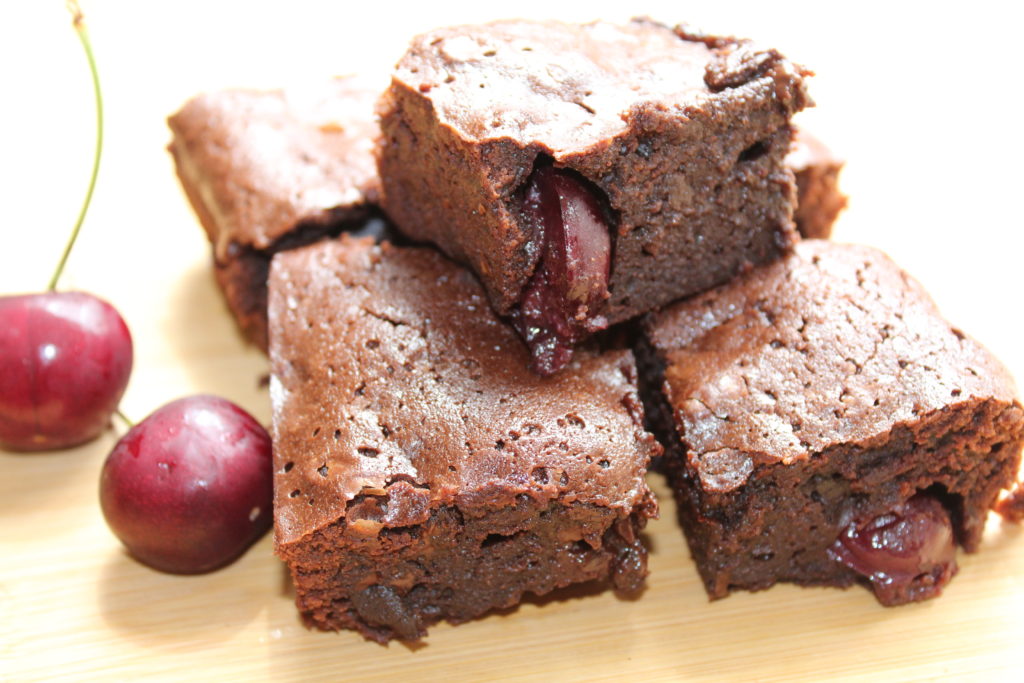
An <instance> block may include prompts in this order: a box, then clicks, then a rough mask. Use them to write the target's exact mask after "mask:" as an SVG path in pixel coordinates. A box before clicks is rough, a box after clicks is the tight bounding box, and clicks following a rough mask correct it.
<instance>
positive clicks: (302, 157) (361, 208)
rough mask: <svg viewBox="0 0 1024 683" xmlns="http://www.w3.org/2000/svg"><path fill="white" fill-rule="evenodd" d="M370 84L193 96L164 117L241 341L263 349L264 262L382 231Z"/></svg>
mask: <svg viewBox="0 0 1024 683" xmlns="http://www.w3.org/2000/svg"><path fill="white" fill-rule="evenodd" d="M381 87H382V86H380V87H378V86H377V84H375V83H370V82H365V81H363V80H360V79H356V78H353V77H345V78H337V79H333V80H331V81H330V82H328V83H325V84H324V85H322V86H312V87H309V88H305V89H298V88H296V89H293V90H287V91H269V92H260V91H254V90H226V91H222V92H214V93H208V94H204V95H200V96H198V97H196V98H194V99H192V100H190V101H189V102H188V103H187V104H186V105H185V106H184V108H182V110H181V111H180V112H178V113H177V114H175V115H174V116H172V117H170V119H169V120H168V124H169V125H170V128H171V130H172V131H173V133H174V140H173V142H172V143H171V145H170V151H171V153H172V154H173V156H174V160H175V162H176V164H177V171H178V178H179V179H180V180H181V184H182V186H183V187H184V189H185V193H186V194H187V195H188V198H189V200H190V201H191V203H192V207H193V209H194V210H195V212H196V214H197V215H198V216H199V219H200V221H201V222H202V224H203V227H204V228H205V229H206V234H207V236H208V237H209V239H210V242H211V244H212V245H213V255H214V264H215V268H216V275H217V281H218V282H219V283H220V286H221V289H222V290H223V292H224V295H225V297H226V298H227V302H228V306H229V307H230V309H231V312H232V314H233V315H234V316H235V318H236V320H237V321H238V323H239V325H240V326H241V328H242V330H243V332H244V333H245V335H246V337H248V338H249V340H251V341H252V342H253V343H255V344H257V345H258V346H259V347H260V348H262V349H266V347H267V312H266V310H267V293H266V282H267V271H268V269H269V267H270V258H271V256H272V255H273V254H274V253H275V252H278V251H281V250H283V249H290V248H294V247H296V246H298V245H301V244H308V243H310V242H314V241H316V240H318V239H321V238H323V237H325V236H327V235H336V234H338V233H339V232H341V231H342V230H355V231H365V232H370V233H382V232H385V231H386V223H385V222H384V221H383V219H382V218H381V216H380V215H379V214H378V213H376V212H375V211H374V209H373V204H374V202H376V201H377V197H378V194H379V181H378V180H377V172H376V165H375V162H374V159H373V153H372V149H373V139H374V137H375V136H376V135H377V134H378V127H377V122H376V118H375V115H374V106H373V103H374V101H375V99H376V98H377V96H378V95H379V94H380V89H381Z"/></svg>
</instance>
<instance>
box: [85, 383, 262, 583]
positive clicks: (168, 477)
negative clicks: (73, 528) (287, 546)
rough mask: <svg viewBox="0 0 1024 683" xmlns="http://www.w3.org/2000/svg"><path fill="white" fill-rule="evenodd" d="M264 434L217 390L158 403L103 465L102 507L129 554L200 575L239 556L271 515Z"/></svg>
mask: <svg viewBox="0 0 1024 683" xmlns="http://www.w3.org/2000/svg"><path fill="white" fill-rule="evenodd" d="M272 469H273V466H272V464H271V451H270V436H269V435H268V434H267V432H266V430H265V429H263V427H262V426H260V424H259V423H258V422H257V421H256V420H255V419H253V417H252V416H251V415H249V414H248V413H247V412H245V411H244V410H242V409H241V408H239V407H238V406H236V405H235V404H233V403H231V402H230V401H227V400H225V399H222V398H217V397H215V396H190V397H187V398H182V399H179V400H177V401H172V402H171V403H168V404H167V405H165V406H163V407H162V408H160V409H158V410H157V411H156V412H154V413H153V414H152V415H150V416H149V417H147V418H146V419H145V420H143V421H142V422H140V423H138V424H137V425H135V426H134V427H132V428H131V429H130V430H129V431H128V433H127V434H125V435H124V436H123V437H122V438H121V440H120V441H118V442H117V445H116V446H114V450H113V451H111V453H110V455H109V456H108V457H107V460H106V462H105V463H104V464H103V471H102V473H101V475H100V504H101V506H102V508H103V516H104V517H105V518H106V520H107V524H108V525H109V526H110V529H111V530H112V531H113V532H114V535H115V536H117V537H118V538H119V539H120V540H121V542H122V543H124V545H125V546H126V547H127V549H128V551H129V552H130V553H131V554H132V555H133V556H134V557H135V558H136V559H137V560H139V561H140V562H142V563H143V564H147V565H149V566H151V567H153V568H154V569H159V570H161V571H165V572H171V573H175V574H197V573H202V572H208V571H211V570H213V569H217V568H219V567H222V566H224V565H225V564H227V563H229V562H231V561H232V560H234V559H235V558H237V557H238V556H240V555H241V554H242V553H243V552H244V551H245V550H246V548H248V547H249V546H250V545H252V544H253V543H254V542H255V541H256V540H257V539H258V538H260V536H262V535H263V534H264V533H265V532H266V531H267V529H269V528H270V525H271V521H272V499H273V492H272Z"/></svg>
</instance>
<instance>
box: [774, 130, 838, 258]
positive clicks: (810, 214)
mask: <svg viewBox="0 0 1024 683" xmlns="http://www.w3.org/2000/svg"><path fill="white" fill-rule="evenodd" d="M786 166H788V167H789V169H790V170H791V171H793V175H794V176H795V177H796V188H797V204H796V210H795V211H794V212H793V221H794V222H795V223H796V229H797V231H798V232H799V233H800V235H801V236H802V237H812V238H819V239H826V238H828V237H829V236H831V235H832V225H833V224H834V223H835V222H836V218H838V217H839V214H840V213H841V212H842V210H843V209H845V208H846V195H844V194H843V192H842V191H841V190H840V189H839V173H840V171H842V170H843V160H842V159H841V158H840V157H839V156H838V155H836V153H835V152H833V151H832V149H831V148H829V147H828V146H827V145H826V144H825V143H824V142H822V141H821V140H820V139H818V138H817V137H815V136H814V135H812V134H811V133H809V132H808V131H807V130H806V129H805V128H797V129H795V130H794V132H793V146H792V148H791V149H790V151H789V155H788V156H786Z"/></svg>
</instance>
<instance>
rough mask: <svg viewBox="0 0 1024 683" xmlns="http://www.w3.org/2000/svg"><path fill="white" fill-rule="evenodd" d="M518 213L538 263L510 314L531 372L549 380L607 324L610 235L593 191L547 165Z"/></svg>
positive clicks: (533, 180) (536, 175)
mask: <svg viewBox="0 0 1024 683" xmlns="http://www.w3.org/2000/svg"><path fill="white" fill-rule="evenodd" d="M523 214H524V216H525V217H526V220H527V221H529V222H530V223H532V224H533V226H534V231H535V233H536V234H538V235H540V236H541V240H542V242H543V244H542V247H541V256H540V263H539V264H538V266H537V270H536V271H535V272H534V274H533V277H532V278H531V279H530V282H529V283H528V284H527V286H526V289H525V291H524V293H523V297H522V299H521V300H520V303H519V308H518V310H517V311H516V313H515V314H514V315H513V322H514V324H515V327H516V329H517V330H518V331H519V333H520V334H521V335H522V336H523V338H524V339H525V340H526V343H527V345H528V346H529V347H530V352H531V354H532V356H533V365H532V367H533V369H534V371H535V372H537V373H539V374H542V375H551V374H554V373H555V372H557V371H558V370H559V369H561V368H562V367H564V366H565V364H566V363H568V362H569V360H570V359H571V358H572V346H573V344H575V343H576V342H577V341H579V340H580V339H582V338H583V337H584V336H586V335H587V334H590V333H592V332H596V331H598V330H602V329H604V328H605V327H607V326H608V321H607V319H606V318H605V317H604V316H602V315H600V313H599V311H600V309H601V305H602V304H603V303H604V301H605V300H606V299H607V298H608V275H609V270H610V268H611V235H610V234H609V230H608V225H607V222H606V220H605V218H604V213H603V212H602V210H601V206H600V202H599V201H598V199H597V196H596V195H595V191H594V190H591V189H590V188H589V187H587V186H586V185H585V184H584V183H583V182H582V181H581V180H579V179H578V178H577V177H576V176H575V175H573V174H572V173H570V172H568V171H564V170H561V169H556V168H552V167H550V166H547V167H544V168H539V169H537V170H536V171H535V172H534V174H533V175H532V176H531V178H530V182H529V184H528V185H527V188H526V197H525V200H524V202H523Z"/></svg>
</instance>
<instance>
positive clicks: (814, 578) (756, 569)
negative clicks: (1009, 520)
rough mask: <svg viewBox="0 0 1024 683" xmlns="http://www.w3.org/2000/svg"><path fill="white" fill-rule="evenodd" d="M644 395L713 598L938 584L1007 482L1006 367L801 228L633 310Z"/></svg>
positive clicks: (1015, 409)
mask: <svg viewBox="0 0 1024 683" xmlns="http://www.w3.org/2000/svg"><path fill="white" fill-rule="evenodd" d="M645 330H646V343H645V344H644V345H643V346H642V347H641V352H642V353H641V358H642V359H644V373H645V378H646V382H647V385H648V386H649V387H660V388H661V390H662V391H660V392H658V391H655V392H648V393H649V395H647V396H646V398H647V400H648V405H649V406H650V407H651V409H652V411H656V412H657V413H658V415H657V418H658V419H656V420H655V422H656V423H658V424H659V425H660V427H659V430H660V431H662V432H664V433H663V434H662V435H661V436H662V437H663V441H664V442H665V443H666V444H667V446H666V447H667V449H668V452H667V454H666V458H665V466H666V469H667V470H668V472H669V477H670V481H671V483H672V487H673V489H674V491H675V494H676V497H677V500H678V503H679V511H680V519H681V521H682V524H683V527H684V530H685V532H686V537H687V540H688V542H689V545H690V549H691V551H692V553H693V556H694V558H695V560H696V563H697V567H698V569H699V570H700V573H701V576H702V578H703V579H704V583H705V586H706V588H707V591H708V593H709V594H710V596H711V597H713V598H721V597H724V596H725V595H727V594H728V593H729V592H730V591H731V590H734V589H746V590H757V589H761V588H767V587H769V586H771V585H772V584H774V583H775V582H777V581H790V582H795V583H799V584H804V585H832V586H847V585H850V584H852V583H854V582H856V581H858V580H860V581H865V582H869V583H870V584H871V585H872V587H873V588H874V591H875V594H876V596H877V597H878V599H879V601H881V602H882V603H883V604H886V605H896V604H901V603H904V602H909V601H913V600H922V599H925V598H929V597H932V596H935V595H938V594H939V593H940V592H941V590H942V587H943V585H944V584H945V583H946V582H947V581H948V580H949V578H950V577H951V576H952V575H953V574H954V572H955V571H956V565H955V559H954V552H953V551H954V548H953V543H954V542H955V543H956V544H957V545H959V546H962V547H963V548H964V549H965V550H967V551H969V552H971V551H974V550H976V549H977V547H978V543H979V540H980V538H981V534H982V530H983V528H984V525H985V519H986V516H987V514H988V511H989V510H990V509H991V508H992V506H993V504H995V502H996V498H997V497H998V495H999V493H1000V491H1001V490H1002V489H1004V488H1006V487H1008V486H1009V485H1011V484H1012V482H1013V479H1014V475H1015V474H1016V472H1017V467H1018V464H1019V461H1020V450H1021V445H1022V441H1024V411H1022V409H1021V406H1020V404H1019V402H1018V400H1017V397H1016V391H1015V388H1014V384H1013V381H1012V379H1011V378H1010V377H1009V375H1008V374H1007V371H1006V370H1005V368H1004V367H1003V366H1002V365H1001V364H1000V363H999V361H997V360H996V359H995V358H994V357H993V356H992V355H991V354H990V353H989V352H987V351H986V350H985V349H984V348H983V347H981V346H980V345H979V344H978V343H977V342H975V341H974V340H973V339H971V338H969V337H967V336H965V335H964V334H963V333H962V332H960V331H959V330H957V329H955V328H953V327H951V326H950V325H949V323H947V322H946V321H945V320H944V319H943V318H942V317H941V315H940V314H939V312H938V310H937V309H936V307H935V305H934V303H933V302H932V301H931V299H930V298H929V297H928V295H927V294H926V293H925V292H924V290H923V289H922V288H921V286H920V285H919V284H918V283H916V282H915V281H914V280H912V279H911V278H910V277H909V276H907V275H906V274H905V273H904V272H903V271H901V270H900V269H899V268H898V267H897V266H896V265H895V264H893V263H892V262H891V261H890V260H889V259H888V257H886V256H885V255H884V254H882V253H881V252H878V251H877V250H874V249H870V248H867V247H858V246H851V245H837V244H834V243H831V242H827V241H823V240H811V241H807V242H803V243H801V244H799V245H797V247H796V251H795V252H794V253H793V254H792V255H790V256H788V257H786V258H785V259H783V260H781V261H779V262H776V263H774V264H770V265H768V266H764V267H762V268H758V269H755V270H753V271H751V272H749V273H747V274H746V275H744V276H743V277H741V278H739V279H737V280H736V281H734V282H731V283H729V284H727V285H724V286H722V287H720V288H717V289H714V290H712V291H710V292H706V293H704V294H702V295H699V296H697V297H694V298H692V299H689V300H687V301H684V302H681V303H678V304H675V305H673V306H671V307H669V308H667V309H666V310H664V311H662V312H660V313H658V314H652V315H651V316H650V317H649V318H648V319H647V320H646V321H645Z"/></svg>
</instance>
